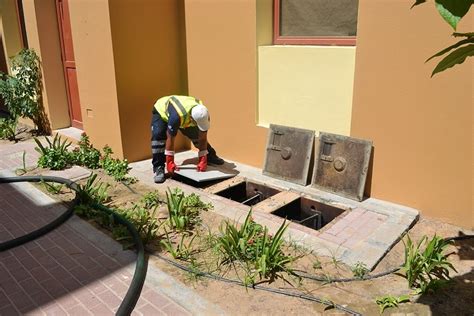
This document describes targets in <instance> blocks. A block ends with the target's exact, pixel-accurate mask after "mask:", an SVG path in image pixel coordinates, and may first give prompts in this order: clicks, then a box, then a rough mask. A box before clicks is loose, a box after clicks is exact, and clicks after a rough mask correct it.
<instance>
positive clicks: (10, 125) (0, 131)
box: [0, 117, 18, 140]
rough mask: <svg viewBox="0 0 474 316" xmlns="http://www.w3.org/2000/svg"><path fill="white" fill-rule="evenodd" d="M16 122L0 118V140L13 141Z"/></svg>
mask: <svg viewBox="0 0 474 316" xmlns="http://www.w3.org/2000/svg"><path fill="white" fill-rule="evenodd" d="M17 125H18V120H15V119H12V118H3V117H2V118H0V139H8V140H15V136H16V127H17Z"/></svg>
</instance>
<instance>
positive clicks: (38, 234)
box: [0, 176, 79, 251]
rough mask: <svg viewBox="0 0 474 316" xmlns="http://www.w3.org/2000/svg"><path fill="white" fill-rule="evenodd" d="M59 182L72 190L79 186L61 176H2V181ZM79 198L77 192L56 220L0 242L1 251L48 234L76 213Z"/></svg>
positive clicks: (0, 181)
mask: <svg viewBox="0 0 474 316" xmlns="http://www.w3.org/2000/svg"><path fill="white" fill-rule="evenodd" d="M24 181H28V182H41V181H44V182H57V183H62V184H65V185H66V186H67V187H68V188H71V189H72V190H74V191H76V192H77V189H78V186H77V184H76V183H75V182H73V181H71V180H68V179H64V178H59V177H42V176H39V177H31V176H27V177H5V178H2V177H0V183H13V182H24ZM78 202H79V198H78V196H77V194H76V197H75V199H74V200H73V201H72V203H71V205H70V206H69V207H68V209H67V210H66V211H65V212H64V213H62V214H61V215H60V216H58V217H57V218H56V219H55V220H53V221H52V222H50V223H48V224H47V225H45V226H43V227H40V228H39V229H37V230H34V231H32V232H29V233H27V234H25V235H23V236H20V237H16V238H14V239H10V240H8V241H5V242H2V243H0V251H5V250H8V249H10V248H13V247H18V246H20V245H22V244H24V243H26V242H29V241H31V240H34V239H36V238H39V237H41V236H43V235H44V234H47V233H48V232H50V231H52V230H53V229H55V228H56V227H58V226H59V225H61V224H62V223H64V222H65V221H66V220H68V219H69V218H70V217H71V215H72V214H73V213H74V207H75V206H76V205H77V204H78Z"/></svg>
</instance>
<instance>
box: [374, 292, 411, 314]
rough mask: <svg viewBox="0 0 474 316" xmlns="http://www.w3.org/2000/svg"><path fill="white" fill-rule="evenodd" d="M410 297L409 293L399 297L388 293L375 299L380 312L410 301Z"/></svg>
mask: <svg viewBox="0 0 474 316" xmlns="http://www.w3.org/2000/svg"><path fill="white" fill-rule="evenodd" d="M409 301H410V297H409V296H408V295H402V296H399V297H396V296H392V295H386V296H382V297H378V298H377V299H376V301H375V303H377V305H378V306H379V308H380V314H382V313H383V312H384V310H385V309H387V308H390V307H398V304H400V303H405V302H409Z"/></svg>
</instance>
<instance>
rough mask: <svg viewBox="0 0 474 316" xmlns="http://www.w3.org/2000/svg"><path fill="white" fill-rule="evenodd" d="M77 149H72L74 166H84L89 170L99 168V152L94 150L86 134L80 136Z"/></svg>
mask: <svg viewBox="0 0 474 316" xmlns="http://www.w3.org/2000/svg"><path fill="white" fill-rule="evenodd" d="M78 145H79V147H76V148H74V150H73V152H72V156H73V160H74V164H76V165H79V166H84V167H87V168H89V169H97V168H99V167H100V156H101V154H100V151H99V150H97V149H95V148H94V147H93V146H92V144H91V143H90V140H89V136H87V134H86V133H82V134H81V139H80V140H79V143H78Z"/></svg>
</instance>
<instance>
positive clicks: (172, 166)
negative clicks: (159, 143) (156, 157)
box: [166, 155, 179, 174]
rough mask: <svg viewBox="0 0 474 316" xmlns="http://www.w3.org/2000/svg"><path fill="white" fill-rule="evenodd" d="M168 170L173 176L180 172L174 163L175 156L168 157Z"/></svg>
mask: <svg viewBox="0 0 474 316" xmlns="http://www.w3.org/2000/svg"><path fill="white" fill-rule="evenodd" d="M166 170H168V172H169V173H171V174H173V173H174V172H175V171H177V170H179V169H178V166H177V165H176V164H175V163H174V156H168V155H167V156H166Z"/></svg>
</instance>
